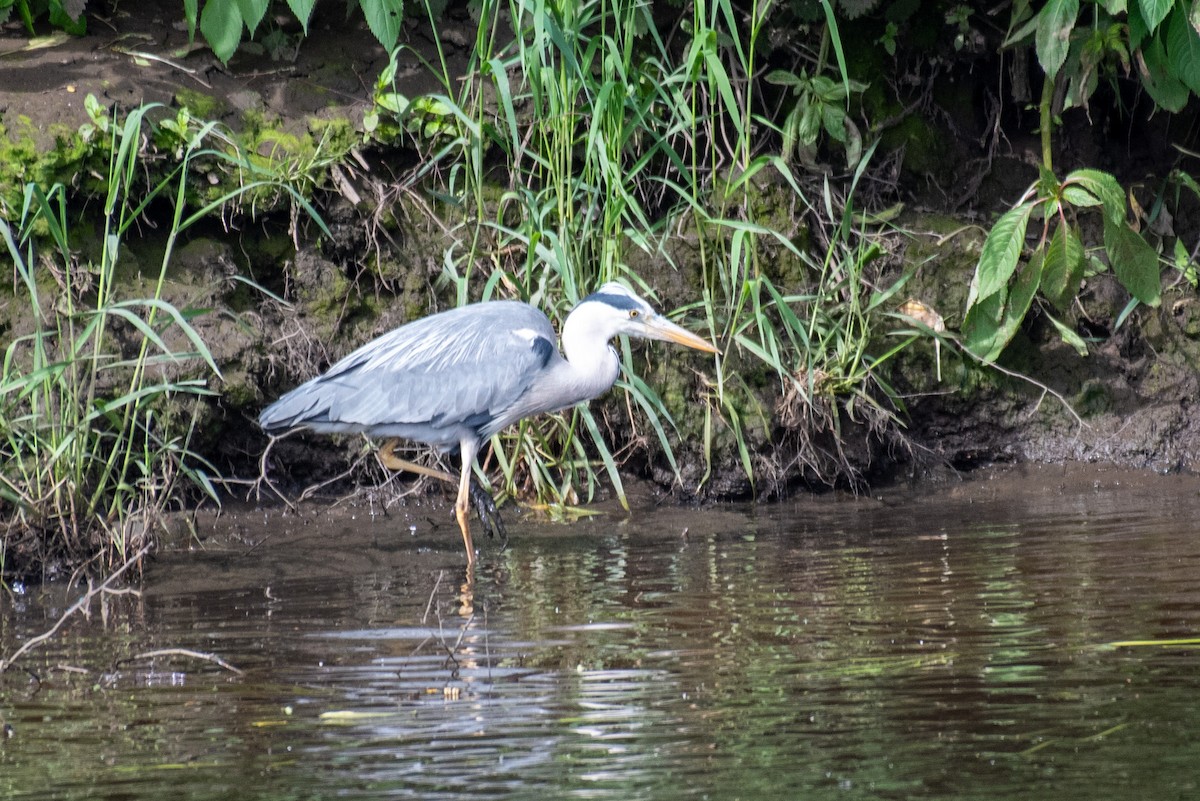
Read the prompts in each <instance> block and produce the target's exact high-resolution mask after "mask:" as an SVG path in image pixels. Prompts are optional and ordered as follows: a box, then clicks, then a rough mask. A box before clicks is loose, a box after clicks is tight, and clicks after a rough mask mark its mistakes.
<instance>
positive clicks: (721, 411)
mask: <svg viewBox="0 0 1200 801" xmlns="http://www.w3.org/2000/svg"><path fill="white" fill-rule="evenodd" d="M825 5H826V6H827V4H825ZM689 8H690V9H691V13H690V15H689V16H688V17H687V19H685V20H682V21H681V22H680V24H679V25H678V26H677V27H674V28H672V29H670V30H667V31H665V33H664V32H663V31H660V29H659V27H658V25H657V23H656V21H655V18H654V17H653V15H652V13H651V11H652V9H651V7H650V6H648V5H646V4H642V3H638V2H633V1H632V0H589V1H588V2H581V3H557V2H554V1H553V0H508V2H507V3H503V2H500V0H484V2H483V3H482V5H481V9H480V23H479V27H478V35H477V38H476V42H475V48H474V50H473V55H472V57H471V61H470V63H469V65H468V69H467V72H466V77H465V80H462V81H461V82H456V81H455V77H456V76H451V75H450V74H449V73H448V72H447V71H446V66H445V61H444V60H442V61H441V63H440V65H439V67H438V68H439V69H440V70H441V78H442V82H443V87H444V89H445V91H444V92H443V93H441V94H438V95H435V96H433V97H429V98H406V97H402V96H400V95H398V94H397V93H396V91H395V88H394V87H393V86H391V84H390V82H389V81H388V80H387V79H386V78H385V80H384V81H383V82H381V85H380V91H379V93H378V96H377V100H378V105H379V106H380V108H383V109H387V110H391V111H393V112H395V114H396V117H397V119H399V120H400V121H401V123H402V124H403V125H405V126H406V127H407V129H408V130H409V131H410V132H411V133H412V134H413V138H414V141H415V142H416V144H417V146H418V147H423V148H425V150H426V151H427V152H428V153H429V157H430V158H428V159H427V160H426V162H425V165H424V167H423V168H422V178H423V179H424V180H432V179H433V178H434V176H435V175H441V176H451V177H452V179H453V180H452V181H451V182H449V183H448V182H446V181H445V180H443V181H442V182H441V183H439V184H438V189H437V190H435V191H437V193H438V197H440V198H442V199H445V200H450V201H451V202H452V203H455V204H457V208H458V209H459V210H460V211H461V212H462V217H461V220H462V222H461V234H460V236H459V237H458V241H460V242H462V243H464V244H463V245H462V246H458V247H455V248H453V249H452V250H450V251H448V252H447V255H446V259H445V261H444V267H445V274H444V278H445V279H446V280H447V281H448V282H449V283H450V284H452V285H453V287H454V289H455V295H456V297H457V298H458V300H459V302H464V301H465V300H466V299H467V298H468V296H469V295H475V294H479V295H482V296H483V297H489V296H492V295H495V294H501V293H502V294H505V295H516V296H519V297H521V298H524V299H528V300H532V301H534V302H536V303H538V304H539V305H542V306H543V307H548V308H549V309H550V311H551V314H552V317H556V318H559V319H561V317H562V316H564V315H565V313H566V311H568V310H569V309H570V307H571V306H572V305H573V304H574V302H576V301H577V300H578V299H579V297H580V296H581V294H583V293H584V292H586V291H587V289H589V288H591V287H593V286H595V285H596V284H597V283H599V282H601V281H605V280H610V279H613V278H622V279H624V280H627V281H628V282H630V283H631V284H632V285H634V286H635V287H638V288H639V289H641V290H643V291H646V292H648V293H649V294H653V290H652V288H651V287H648V286H647V285H646V282H645V281H644V280H643V278H642V277H641V276H639V275H637V274H636V273H635V272H634V271H633V270H631V269H630V268H629V266H628V265H629V263H630V262H632V261H635V260H636V259H635V258H634V257H635V255H636V254H638V252H639V251H640V252H641V253H642V254H646V255H648V256H649V257H651V258H653V259H655V260H659V261H662V262H664V263H666V264H672V257H671V255H670V254H671V252H672V250H671V248H670V246H669V242H670V239H671V237H674V236H678V235H679V232H680V231H681V230H682V231H684V232H686V233H687V235H689V236H694V237H695V239H696V245H697V248H698V251H699V263H698V264H688V265H673V266H675V267H676V269H678V270H680V271H682V272H683V273H684V276H683V277H684V281H685V284H686V285H688V286H691V287H696V288H697V290H698V292H699V293H700V294H702V295H703V302H702V303H700V304H698V305H696V306H694V307H691V308H689V309H687V310H686V312H687V313H689V314H693V315H694V316H695V318H696V319H695V320H694V321H693V323H692V324H695V323H696V322H698V323H699V324H700V325H702V326H706V327H707V328H708V330H709V332H710V334H711V335H712V336H713V337H714V339H716V340H718V341H719V342H721V343H723V344H724V345H725V346H729V347H732V348H733V351H734V352H733V353H730V354H729V356H730V358H728V359H718V360H717V361H716V362H715V363H714V364H713V366H712V368H711V371H712V375H713V378H712V388H711V391H708V392H705V393H704V394H703V396H702V397H703V400H704V402H705V403H706V404H708V408H707V411H706V415H707V420H708V427H709V429H710V430H709V431H708V433H707V434H706V436H705V441H706V448H705V450H706V455H707V456H708V458H709V460H710V461H711V460H712V459H713V458H714V456H713V454H712V453H711V448H712V443H713V437H712V436H711V434H712V431H711V429H712V427H713V426H720V427H725V428H727V429H729V430H730V431H731V433H732V441H733V442H734V444H735V447H736V449H737V451H738V454H739V456H738V458H739V459H740V461H741V463H742V466H743V469H744V470H745V472H746V474H747V476H748V477H749V478H750V479H751V480H752V481H753V479H754V474H755V465H754V458H753V454H752V453H751V449H752V447H753V445H752V444H751V442H750V441H749V438H748V436H747V434H746V432H745V429H744V426H745V424H746V422H747V420H746V415H747V414H752V415H757V416H758V417H759V418H760V419H759V420H757V421H756V422H755V425H756V426H757V427H759V428H765V429H767V430H770V429H771V428H772V427H773V426H774V423H773V422H772V420H771V417H772V416H773V414H774V412H773V411H772V410H771V409H769V408H764V407H763V406H762V404H761V403H760V402H759V400H758V392H757V390H756V389H754V388H752V387H750V386H749V385H748V384H747V383H746V382H745V380H744V374H745V373H746V370H747V365H752V368H751V369H753V370H754V371H756V372H758V371H761V370H766V371H768V372H769V373H772V374H774V375H775V376H776V377H777V380H778V382H779V386H780V394H787V393H791V394H792V395H794V396H797V397H800V398H803V399H806V400H807V401H811V400H812V399H814V398H817V397H818V396H825V397H834V396H836V395H845V394H847V393H849V394H851V395H853V394H855V393H862V394H864V396H865V397H874V394H875V392H877V391H878V390H879V389H880V388H881V387H885V386H886V385H880V384H878V383H876V382H875V378H874V377H873V368H872V364H873V362H872V359H871V357H870V356H869V354H868V343H870V342H871V339H872V337H873V335H874V330H875V326H874V319H875V318H876V317H877V316H878V314H879V312H880V311H881V306H880V304H879V302H876V301H877V299H875V298H874V295H876V294H879V293H873V290H872V289H871V287H870V285H869V283H867V282H865V281H864V280H863V279H864V273H863V268H865V267H866V266H867V265H868V264H869V263H870V261H871V260H872V258H874V256H873V255H871V254H872V253H874V251H872V250H871V248H870V247H869V246H868V245H867V244H860V243H859V240H860V238H861V237H862V235H863V234H864V233H865V232H864V231H862V230H852V229H851V227H850V223H849V220H850V218H851V216H852V207H853V204H852V201H851V198H852V196H853V192H854V185H855V184H856V182H857V180H858V178H859V177H861V175H862V172H863V169H865V165H866V164H867V162H868V160H869V154H868V156H867V157H865V158H862V159H860V160H858V165H857V166H858V170H857V172H856V173H855V174H854V175H853V176H851V180H850V181H849V187H848V188H844V187H842V188H839V187H838V186H835V185H832V184H830V183H828V182H827V183H826V184H825V186H824V187H822V184H821V183H820V182H819V181H816V182H814V181H813V180H812V178H811V176H804V175H798V174H796V173H795V172H794V164H793V162H792V161H791V160H790V159H789V158H788V157H786V154H781V153H779V152H778V150H777V149H776V150H775V152H772V150H771V148H772V147H775V148H778V141H779V139H778V137H780V136H781V128H780V124H778V123H776V122H775V121H773V120H772V119H769V118H768V117H766V116H764V112H763V108H764V105H763V103H762V102H761V101H760V81H761V77H760V75H761V73H762V72H763V71H764V70H763V68H762V65H761V64H760V63H759V59H760V51H761V49H762V46H761V37H762V36H763V32H764V31H765V30H766V22H767V20H768V18H769V16H770V14H771V12H772V8H773V7H772V3H771V2H769V0H763V1H762V2H759V1H758V0H755V2H752V3H751V4H750V6H749V7H748V9H747V8H745V7H742V6H735V4H733V3H732V0H698V2H696V3H693V4H691V5H690V6H689ZM827 10H828V9H827ZM430 23H431V24H432V25H434V26H435V27H436V19H435V18H434V17H433V15H432V14H431V15H430ZM819 37H820V39H819V42H820V44H819V45H818V46H817V47H814V48H813V50H814V52H819V53H820V56H819V58H818V59H817V62H816V63H813V64H811V65H809V69H810V70H811V71H812V72H813V73H814V74H818V73H819V74H824V73H825V72H828V71H829V70H830V69H831V67H830V66H829V65H828V64H827V63H826V60H827V58H828V57H829V54H830V51H831V50H832V52H833V55H834V57H835V59H836V61H837V63H838V65H839V68H838V70H837V72H838V73H839V75H840V78H841V81H842V82H843V83H845V85H846V91H845V92H844V93H842V94H841V95H840V97H841V98H842V99H843V101H844V102H846V103H848V102H849V97H850V93H851V89H850V87H851V82H850V81H849V80H848V78H847V76H846V72H845V67H844V59H843V57H842V53H841V43H840V39H839V38H838V35H837V29H836V25H835V21H834V19H833V17H832V15H831V14H830V15H829V16H827V22H826V25H825V27H824V28H821V29H820V33H819ZM811 102H816V101H815V100H813V101H811ZM823 102H827V100H826V101H823ZM830 117H831V118H836V115H830ZM439 121H440V122H442V123H444V124H440V125H433V124H431V123H433V122H439ZM435 131H436V132H437V133H436V135H433V136H431V135H430V134H431V132H435ZM447 132H452V133H447ZM773 143H774V145H773ZM435 163H436V164H437V166H436V167H435V166H433V165H434V164H435ZM764 183H768V184H774V183H778V184H781V185H782V186H783V187H784V191H785V192H789V191H790V192H791V193H792V194H791V202H792V203H794V204H795V206H796V207H797V209H798V210H799V215H798V216H800V217H803V218H804V219H805V220H806V221H807V224H809V225H814V226H817V227H819V228H821V229H822V230H821V231H820V232H819V234H818V235H817V236H815V237H813V239H814V241H815V243H816V244H818V245H819V246H821V247H823V248H824V252H823V253H822V252H821V251H820V250H814V249H812V248H811V247H802V246H801V245H800V244H798V243H797V242H796V241H795V238H794V236H793V235H792V234H791V233H789V232H785V231H782V230H778V229H777V228H776V227H774V222H773V220H772V219H758V218H757V217H756V212H755V208H756V206H757V205H758V203H757V201H758V197H757V195H758V194H759V193H760V192H761V187H762V185H763V184H764ZM447 188H452V189H453V191H449V192H447V191H446V189H447ZM863 241H864V242H869V241H871V240H870V237H869V236H868V237H867V238H866V239H865V240H863ZM767 253H773V254H777V255H780V254H781V255H782V257H783V258H784V259H786V260H788V261H789V262H790V263H791V264H792V266H793V267H797V268H798V269H799V271H800V273H802V275H803V278H802V280H801V281H800V282H799V283H797V284H796V285H795V286H779V285H777V278H776V277H777V276H779V275H780V274H781V272H787V271H781V270H780V269H779V268H778V265H774V264H772V265H769V266H768V265H765V264H764V263H763V260H764V259H765V258H770V257H768V256H766V255H765V254H767ZM643 258H644V257H643ZM482 265H486V269H485V270H484V272H483V275H482V276H479V277H478V280H477V273H478V272H479V271H480V269H481V266H482ZM792 272H793V273H794V272H796V270H795V269H793V270H792ZM884 294H885V295H886V293H884ZM624 368H625V376H626V381H625V384H624V386H625V388H626V389H627V390H628V392H629V397H630V398H631V399H632V402H631V403H630V404H628V407H627V408H628V409H629V410H630V412H631V413H632V414H635V415H636V416H638V417H639V418H642V419H644V420H648V421H650V425H651V426H652V428H653V430H654V433H655V437H656V439H657V441H658V442H659V443H660V445H661V449H662V452H663V454H664V455H665V458H666V459H667V461H668V462H669V464H670V465H671V466H672V467H673V468H674V467H675V466H676V460H675V454H674V449H673V446H672V437H671V434H672V429H673V427H674V423H673V420H672V417H671V414H670V412H669V411H668V408H667V406H666V404H664V402H663V400H662V399H661V398H660V397H659V396H658V395H657V394H655V393H654V392H653V391H652V390H651V389H650V387H649V385H648V384H647V383H646V382H645V381H643V380H642V379H641V378H640V377H639V376H638V374H637V370H636V365H635V363H634V361H633V359H632V358H631V356H630V354H629V353H628V351H626V352H625V354H624ZM885 391H886V390H885ZM820 408H823V409H826V412H824V414H826V415H832V414H835V413H836V409H831V408H830V407H829V406H828V404H825V405H822V406H820ZM583 429H586V430H587V431H588V433H589V434H590V435H591V438H592V440H593V442H594V444H595V447H596V450H597V452H598V453H599V456H600V465H602V466H603V468H604V469H605V472H607V474H608V475H609V477H610V478H611V479H612V481H613V482H614V483H615V484H616V486H617V489H618V492H620V479H619V475H618V474H617V471H616V467H617V466H618V462H619V460H618V459H617V457H616V455H615V454H614V453H613V452H612V451H611V450H610V449H609V448H608V446H607V445H606V444H605V440H604V437H603V436H602V431H601V426H600V425H599V424H598V421H597V420H596V418H595V417H594V416H593V415H592V413H591V412H589V411H587V410H576V411H573V412H571V413H570V414H566V415H562V416H558V417H554V418H551V420H550V422H549V423H546V422H536V421H535V422H532V423H526V424H523V425H522V426H521V427H520V428H519V430H518V431H517V433H516V434H515V435H513V436H512V437H510V438H501V439H500V440H499V442H498V451H497V459H498V462H499V464H500V466H501V467H502V469H503V473H504V475H505V480H506V484H507V486H508V488H509V489H510V491H516V490H517V486H516V483H517V477H518V476H519V475H523V476H524V477H525V478H524V480H525V482H526V489H529V488H532V489H534V490H537V491H538V492H539V493H542V497H547V496H548V497H551V498H553V499H556V500H558V501H560V502H561V501H563V500H567V499H568V498H569V495H570V492H571V491H574V490H577V489H579V488H580V487H587V488H588V491H589V493H590V491H591V489H592V488H593V487H594V486H595V485H596V475H595V474H596V470H597V466H593V465H592V464H591V463H590V462H589V461H588V460H587V458H586V453H585V450H584V449H583V448H582V447H581V446H580V445H578V444H577V443H578V434H579V433H580V431H581V430H583ZM555 475H565V476H567V478H566V479H559V480H555V479H553V478H552V476H555Z"/></svg>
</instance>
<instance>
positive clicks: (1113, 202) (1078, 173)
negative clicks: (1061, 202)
mask: <svg viewBox="0 0 1200 801" xmlns="http://www.w3.org/2000/svg"><path fill="white" fill-rule="evenodd" d="M1071 184H1077V185H1078V186H1081V187H1083V188H1084V189H1086V190H1087V192H1088V193H1089V194H1090V195H1092V196H1093V197H1095V198H1097V199H1098V200H1099V201H1100V204H1101V205H1103V206H1104V217H1105V219H1107V220H1112V221H1113V222H1119V223H1123V222H1125V191H1124V190H1123V189H1121V184H1120V183H1118V182H1117V179H1116V178H1114V177H1113V176H1112V175H1110V174H1109V173H1106V172H1104V171H1102V170H1091V169H1087V170H1075V171H1074V172H1072V173H1071V174H1069V175H1068V176H1067V177H1066V178H1065V179H1064V180H1063V198H1064V199H1065V200H1068V201H1070V202H1071V203H1075V205H1077V206H1089V205H1095V204H1094V203H1088V202H1086V201H1087V198H1086V197H1084V196H1080V195H1078V194H1077V193H1075V192H1073V193H1072V196H1071V197H1068V196H1067V192H1066V188H1067V187H1068V186H1069V185H1071ZM1075 197H1080V200H1081V201H1083V202H1076V201H1075V199H1074V198H1075Z"/></svg>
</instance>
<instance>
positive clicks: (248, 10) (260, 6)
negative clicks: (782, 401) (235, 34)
mask: <svg viewBox="0 0 1200 801" xmlns="http://www.w3.org/2000/svg"><path fill="white" fill-rule="evenodd" d="M269 2H270V0H237V6H238V13H240V14H241V15H242V22H244V23H245V24H246V28H247V29H248V30H249V31H250V35H251V36H254V31H255V29H257V28H258V23H260V22H262V18H263V16H264V15H265V14H266V13H267V5H268V4H269Z"/></svg>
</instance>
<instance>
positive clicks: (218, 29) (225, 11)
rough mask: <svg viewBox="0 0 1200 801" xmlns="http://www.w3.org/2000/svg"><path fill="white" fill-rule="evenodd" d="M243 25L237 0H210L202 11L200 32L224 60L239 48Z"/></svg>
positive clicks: (218, 56)
mask: <svg viewBox="0 0 1200 801" xmlns="http://www.w3.org/2000/svg"><path fill="white" fill-rule="evenodd" d="M243 27H244V26H243V25H242V14H241V12H240V11H239V10H238V7H237V2H236V0H208V2H206V3H205V4H204V10H203V11H202V12H200V32H201V33H202V34H204V39H205V41H207V42H208V46H209V47H211V48H212V51H213V53H215V54H216V56H217V58H219V59H221V61H222V62H228V61H229V59H230V58H231V57H232V56H233V54H234V52H235V51H236V50H237V46H238V43H239V42H240V41H242V28H243Z"/></svg>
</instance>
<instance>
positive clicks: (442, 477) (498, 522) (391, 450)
mask: <svg viewBox="0 0 1200 801" xmlns="http://www.w3.org/2000/svg"><path fill="white" fill-rule="evenodd" d="M398 442H399V440H396V439H389V440H388V441H387V442H385V443H383V445H381V446H380V448H379V461H380V463H381V464H382V465H383V466H384V467H385V468H387V469H388V470H395V471H397V472H401V471H404V472H408V473H416V474H417V475H419V476H426V477H428V478H436V479H438V480H439V481H445V482H446V483H448V484H455V483H457V482H458V481H459V479H457V478H455V477H454V476H452V475H450V474H449V473H446V472H444V471H442V470H438V469H437V468H436V467H425V466H424V465H419V464H417V463H416V462H410V461H408V460H407V459H401V458H400V457H399V456H397V455H396V453H395V450H396V444H397V443H398ZM470 498H471V503H472V504H473V505H474V506H475V514H477V515H479V521H480V522H481V523H483V524H484V525H485V526H487V532H488V536H489V537H495V536H499V537H500V539H501V541H502V542H505V543H507V542H508V531H507V530H505V528H504V519H503V518H502V517H500V510H499V509H498V508H496V499H495V498H493V497H492V494H491V493H490V492H488V491H487V488H486V487H484V486H483V484H480V483H479V480H478V479H477V478H475V475H474V473H472V474H471V479H470ZM457 514H458V513H457V512H455V515H456V516H457Z"/></svg>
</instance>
